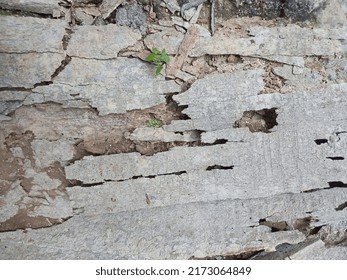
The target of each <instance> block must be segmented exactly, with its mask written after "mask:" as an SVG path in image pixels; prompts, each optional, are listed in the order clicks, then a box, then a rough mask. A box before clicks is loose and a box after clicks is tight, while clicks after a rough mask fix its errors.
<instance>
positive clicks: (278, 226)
mask: <svg viewBox="0 0 347 280" xmlns="http://www.w3.org/2000/svg"><path fill="white" fill-rule="evenodd" d="M259 225H263V226H267V227H269V228H271V232H277V231H287V230H288V224H287V222H285V221H280V222H272V221H267V220H266V219H260V220H259Z"/></svg>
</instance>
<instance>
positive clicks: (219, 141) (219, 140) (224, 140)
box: [212, 139, 228, 145]
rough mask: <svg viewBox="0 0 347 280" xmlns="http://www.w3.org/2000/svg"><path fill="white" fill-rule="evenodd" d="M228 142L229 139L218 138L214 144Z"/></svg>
mask: <svg viewBox="0 0 347 280" xmlns="http://www.w3.org/2000/svg"><path fill="white" fill-rule="evenodd" d="M227 142H228V140H227V139H218V140H216V141H214V142H213V144H212V145H220V144H225V143H227Z"/></svg>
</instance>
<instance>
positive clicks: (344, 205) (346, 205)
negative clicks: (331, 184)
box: [335, 201, 347, 211]
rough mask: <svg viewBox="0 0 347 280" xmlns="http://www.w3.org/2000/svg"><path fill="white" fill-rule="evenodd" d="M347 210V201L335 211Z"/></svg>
mask: <svg viewBox="0 0 347 280" xmlns="http://www.w3.org/2000/svg"><path fill="white" fill-rule="evenodd" d="M345 208H347V201H346V202H344V203H342V204H340V205H339V206H337V207H336V208H335V210H336V211H341V210H343V209H345Z"/></svg>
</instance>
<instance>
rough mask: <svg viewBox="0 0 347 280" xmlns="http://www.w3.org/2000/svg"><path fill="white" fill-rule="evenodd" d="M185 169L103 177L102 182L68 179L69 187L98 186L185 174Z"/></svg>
mask: <svg viewBox="0 0 347 280" xmlns="http://www.w3.org/2000/svg"><path fill="white" fill-rule="evenodd" d="M186 173H187V171H177V172H171V173H162V174H157V175H146V176H143V175H135V176H133V177H131V178H127V179H119V180H112V179H103V181H102V182H96V183H83V182H82V181H79V180H73V181H70V183H71V184H70V185H69V187H74V186H80V187H87V188H89V187H96V186H100V185H103V184H104V183H109V182H114V183H119V182H125V181H130V180H137V179H154V178H156V177H158V176H167V175H177V176H179V175H182V174H186Z"/></svg>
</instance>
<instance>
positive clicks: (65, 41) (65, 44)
mask: <svg viewBox="0 0 347 280" xmlns="http://www.w3.org/2000/svg"><path fill="white" fill-rule="evenodd" d="M72 33H73V31H72V30H71V29H70V28H66V29H65V35H64V36H63V39H62V45H63V49H64V51H66V50H67V47H68V45H69V41H70V39H71V34H72Z"/></svg>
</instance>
